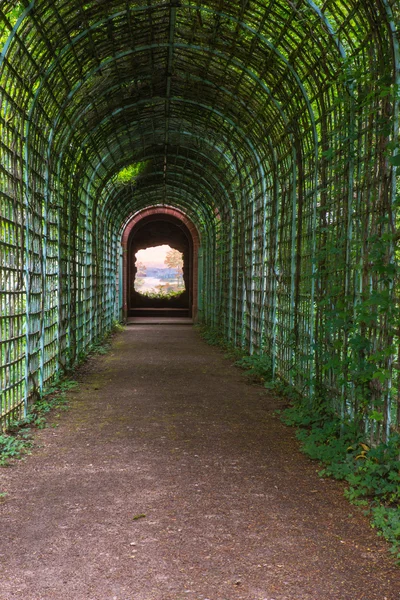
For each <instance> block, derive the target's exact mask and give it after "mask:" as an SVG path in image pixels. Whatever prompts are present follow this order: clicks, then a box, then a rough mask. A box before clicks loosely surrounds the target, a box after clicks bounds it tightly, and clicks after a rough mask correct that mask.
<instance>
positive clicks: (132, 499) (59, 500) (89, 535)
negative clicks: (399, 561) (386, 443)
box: [0, 324, 400, 600]
mask: <svg viewBox="0 0 400 600" xmlns="http://www.w3.org/2000/svg"><path fill="white" fill-rule="evenodd" d="M78 378H79V380H80V386H79V389H78V391H76V392H71V393H70V399H71V408H70V410H69V411H68V412H67V413H64V414H63V415H62V416H61V417H60V419H59V421H58V423H59V426H58V427H57V428H52V427H49V428H48V429H46V430H43V431H41V432H39V433H38V434H37V437H36V440H37V443H38V445H39V447H36V448H35V449H34V451H33V454H32V456H30V457H28V458H27V460H26V461H24V462H23V463H21V464H18V465H16V466H14V467H12V468H10V469H3V470H1V471H0V482H1V483H0V491H1V492H7V497H6V501H5V502H3V503H2V504H1V505H0V519H1V521H0V565H1V567H0V600H11V599H18V600H61V599H62V600H184V599H188V600H206V599H208V600H236V599H237V600H239V599H243V600H384V599H385V598H386V599H387V600H399V597H400V570H399V569H398V568H397V567H395V566H394V565H393V563H392V562H391V560H390V557H389V556H388V553H387V546H386V545H385V544H384V542H382V541H381V540H380V539H379V538H378V537H377V536H376V535H375V533H374V532H373V531H371V530H370V528H369V525H368V522H367V520H366V519H365V518H364V517H363V516H362V514H361V513H360V512H359V511H357V510H356V509H354V508H353V507H351V506H350V505H349V504H348V503H347V501H346V500H345V499H344V498H343V496H342V487H341V486H340V484H338V483H337V482H334V481H331V480H321V479H320V478H319V477H318V475H317V470H318V465H317V464H316V463H313V462H311V461H310V460H308V459H307V458H306V457H304V456H303V455H301V454H300V453H299V452H298V444H297V442H296V441H295V439H294V434H293V431H292V430H291V429H288V428H286V427H284V426H283V425H282V424H281V423H280V421H279V419H278V418H277V417H276V416H275V415H274V411H275V409H276V408H277V407H278V406H277V402H278V401H277V400H276V399H273V398H271V397H269V396H268V395H267V394H266V392H265V391H264V390H263V389H262V388H260V387H257V386H252V385H250V384H248V383H247V381H246V379H245V377H244V375H243V373H242V372H241V371H239V370H238V369H236V368H235V367H233V366H231V363H230V362H229V361H228V360H226V359H225V358H223V356H222V354H221V352H220V351H219V350H217V349H214V348H211V347H209V346H207V345H206V344H205V343H204V342H203V341H202V340H200V339H199V337H198V335H197V333H196V332H195V331H194V330H193V329H192V328H191V327H187V326H184V325H176V326H167V327H166V326H163V325H145V324H142V325H141V326H140V327H136V326H133V327H129V328H127V329H126V330H125V331H124V332H123V333H121V334H120V335H118V336H117V337H116V338H115V339H114V342H113V347H112V352H111V353H110V354H109V355H108V356H104V357H97V358H92V359H91V360H90V361H89V362H88V363H87V365H86V366H85V367H84V369H82V370H81V371H80V373H79V375H78ZM54 418H55V417H54ZM351 513H352V514H351ZM349 515H350V516H349Z"/></svg>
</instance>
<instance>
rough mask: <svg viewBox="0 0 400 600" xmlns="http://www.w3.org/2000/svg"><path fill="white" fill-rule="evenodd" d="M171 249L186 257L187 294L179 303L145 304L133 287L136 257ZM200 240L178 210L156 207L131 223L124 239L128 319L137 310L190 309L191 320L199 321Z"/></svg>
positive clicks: (148, 302) (125, 290) (139, 214)
mask: <svg viewBox="0 0 400 600" xmlns="http://www.w3.org/2000/svg"><path fill="white" fill-rule="evenodd" d="M161 244H168V245H171V246H172V247H173V248H176V249H177V250H179V251H180V252H182V253H183V255H184V280H185V286H186V292H185V293H184V294H183V295H182V297H181V298H180V299H179V300H178V302H167V303H165V302H164V303H163V302H161V303H160V302H157V303H154V302H153V301H151V300H149V301H146V300H145V299H143V297H141V295H140V294H137V293H136V292H135V291H134V289H133V287H134V279H135V275H136V267H135V258H134V255H135V253H136V252H137V251H138V250H140V249H143V248H147V247H151V246H158V245H161ZM199 246H200V238H199V234H198V232H197V230H196V228H195V226H194V224H193V223H192V222H191V221H190V220H189V219H188V218H187V217H186V216H185V215H184V214H183V213H182V212H181V211H179V210H176V209H172V208H169V207H163V208H160V207H155V208H153V209H146V210H144V211H141V212H139V213H138V214H136V215H135V216H134V217H133V218H132V219H130V220H129V222H128V224H127V225H126V227H125V230H124V233H123V235H122V250H123V257H124V267H123V278H124V281H123V289H124V291H123V314H124V317H125V318H127V317H129V316H130V314H133V309H135V308H138V307H151V306H156V307H172V308H188V316H190V317H192V318H193V319H194V321H196V320H197V317H198V254H199Z"/></svg>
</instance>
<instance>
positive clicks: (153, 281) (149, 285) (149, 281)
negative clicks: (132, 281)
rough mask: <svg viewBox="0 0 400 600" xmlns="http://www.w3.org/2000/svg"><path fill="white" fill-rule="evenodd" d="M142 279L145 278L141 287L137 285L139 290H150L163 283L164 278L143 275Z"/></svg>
mask: <svg viewBox="0 0 400 600" xmlns="http://www.w3.org/2000/svg"><path fill="white" fill-rule="evenodd" d="M140 279H143V284H142V285H141V286H140V287H138V286H137V285H136V291H137V292H149V291H150V290H152V289H153V288H154V289H155V288H156V287H157V286H158V285H160V284H162V283H163V281H162V279H157V277H141V278H140ZM165 283H166V282H165V281H164V284H165Z"/></svg>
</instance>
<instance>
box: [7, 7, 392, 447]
mask: <svg viewBox="0 0 400 600" xmlns="http://www.w3.org/2000/svg"><path fill="white" fill-rule="evenodd" d="M399 8H400V6H399V2H398V0H363V2H358V1H356V0H347V1H346V2H344V1H341V0H325V1H323V0H317V1H315V2H313V1H311V0H299V1H296V2H289V1H288V0H239V1H237V2H231V1H228V0H208V1H198V2H194V1H191V0H182V1H179V2H178V1H173V0H171V1H166V0H161V1H156V0H142V1H141V2H139V1H133V2H132V1H130V2H128V1H126V0H124V1H122V0H107V1H106V0H87V1H84V0H68V1H64V0H36V1H35V0H32V2H28V0H26V1H24V2H17V1H7V0H6V1H3V2H2V3H1V5H0V49H1V55H0V89H1V108H0V140H1V141H0V144H1V146H0V155H1V165H0V206H1V242H0V252H1V263H0V277H1V280H0V283H1V319H0V323H1V340H0V344H1V368H0V377H1V391H2V400H1V419H2V421H3V423H6V422H7V421H8V420H9V419H11V418H14V417H16V416H18V415H19V414H21V412H23V411H24V410H26V407H27V405H28V403H29V402H30V401H31V399H32V398H34V397H35V395H36V394H37V393H40V391H41V390H42V389H43V387H44V386H45V385H46V383H47V382H48V381H49V380H51V379H52V378H53V377H54V375H55V374H56V373H57V372H59V371H60V370H63V369H65V368H67V367H71V366H73V365H74V364H75V363H76V361H77V360H78V359H79V358H80V357H81V356H83V355H84V354H85V353H86V352H87V351H88V350H89V348H90V346H91V344H92V343H93V342H94V341H95V340H96V339H98V338H99V337H100V336H101V335H102V334H103V333H104V332H105V331H107V330H108V329H109V328H110V327H111V325H112V323H113V321H114V320H115V319H118V318H119V316H120V302H119V296H118V294H117V293H116V289H117V287H118V285H120V283H117V279H118V273H119V254H120V239H121V232H122V230H123V226H124V224H125V223H126V222H127V221H128V220H129V218H130V216H131V215H132V214H134V213H135V212H137V211H138V210H140V209H142V208H144V207H146V206H154V205H163V204H165V205H168V206H176V207H178V208H180V209H181V210H183V211H184V212H185V213H186V214H187V215H188V216H189V217H190V219H191V220H192V221H193V222H194V223H195V224H196V226H197V227H198V229H199V231H200V232H201V237H202V244H203V246H202V248H201V256H203V261H204V264H203V278H204V281H203V290H204V292H203V293H204V296H203V297H202V298H201V302H200V305H201V306H202V319H203V321H204V322H205V323H207V324H208V325H213V326H215V327H218V328H219V329H220V330H222V332H223V334H224V335H225V337H226V338H227V339H229V340H231V341H233V342H234V343H235V344H237V345H239V346H242V347H244V348H246V349H247V350H249V351H250V352H262V353H266V354H268V355H269V356H270V357H271V361H272V368H273V372H274V376H275V377H278V378H281V379H282V380H284V381H285V382H288V383H290V384H292V385H293V386H295V387H296V388H297V390H299V391H300V392H301V393H302V394H304V395H308V396H310V397H313V396H315V395H316V394H317V395H318V396H319V397H321V398H322V399H323V401H324V402H326V403H327V404H329V405H331V406H332V407H334V409H335V410H336V411H337V412H338V413H340V414H342V416H345V415H348V416H349V417H350V418H356V417H358V418H359V419H360V420H361V421H362V422H363V423H364V425H365V426H366V427H367V428H368V430H369V431H370V433H371V436H372V438H373V439H374V438H379V437H381V436H387V435H388V434H389V433H390V430H391V427H398V425H399V414H398V413H399V410H398V406H399V404H398V391H397V390H398V378H397V369H394V368H393V367H394V365H396V361H397V360H398V359H397V358H396V356H397V351H396V348H395V346H398V322H399V320H398V302H397V293H396V292H397V285H398V282H397V271H396V269H397V257H396V244H397V241H398V237H397V231H398V222H397V220H396V211H397V206H398V204H397V186H396V178H395V176H396V165H397V164H398V160H397V159H396V158H393V157H395V156H396V154H397V142H398V94H399V87H398V84H399V64H400V63H399V48H398V35H397V29H398V19H399ZM132 164H143V165H144V168H143V169H139V170H138V173H137V176H136V178H135V179H134V181H132V182H131V183H121V182H120V181H119V180H118V177H117V175H118V173H119V172H120V171H121V170H122V169H123V168H125V167H127V166H128V165H132ZM376 413H378V415H381V417H380V416H378V417H377V414H376ZM381 418H382V419H383V421H382V422H381V421H380V419H381Z"/></svg>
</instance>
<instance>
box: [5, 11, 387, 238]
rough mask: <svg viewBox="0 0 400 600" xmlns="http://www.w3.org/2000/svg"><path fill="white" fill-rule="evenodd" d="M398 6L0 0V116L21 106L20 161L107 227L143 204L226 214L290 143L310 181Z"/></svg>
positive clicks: (272, 170)
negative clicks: (82, 199) (82, 201)
mask: <svg viewBox="0 0 400 600" xmlns="http://www.w3.org/2000/svg"><path fill="white" fill-rule="evenodd" d="M396 10H397V8H396V3H395V2H393V1H390V0H364V1H363V2H359V1H356V0H348V1H346V2H341V1H338V0H316V1H315V2H313V1H311V0H299V1H293V2H291V1H289V0H240V1H237V2H232V1H230V0H229V1H228V0H209V1H200V0H199V1H197V2H196V1H192V0H181V1H180V0H170V1H166V0H161V1H156V0H141V1H135V2H128V1H119V0H91V1H90V0H89V1H84V0H68V1H65V0H53V1H49V0H32V1H31V2H29V1H28V0H25V1H24V2H15V1H14V2H7V1H6V2H3V3H2V5H1V9H0V15H1V19H2V25H1V27H2V30H0V31H1V34H0V35H1V39H2V42H3V43H2V45H3V44H4V49H3V52H2V55H1V62H2V68H3V71H2V73H3V75H2V84H3V85H4V88H5V90H6V95H5V96H4V98H3V109H2V110H3V115H4V118H5V120H6V121H7V119H8V118H10V117H11V115H12V114H13V113H14V112H15V111H18V112H19V113H20V114H21V115H24V118H23V119H22V122H23V125H22V127H23V128H24V130H25V141H26V145H27V150H26V153H25V160H26V161H29V162H30V165H31V167H32V171H33V172H34V173H35V172H36V173H37V174H38V173H40V174H41V176H42V177H43V178H44V179H45V180H46V185H47V186H48V187H52V186H53V187H57V186H58V185H59V182H61V184H62V185H63V186H65V185H66V182H71V176H72V181H73V182H74V186H75V188H74V189H75V193H76V195H77V196H82V190H84V193H85V194H87V195H88V196H89V197H90V198H92V203H93V205H94V206H96V210H97V214H102V215H104V218H107V219H113V220H114V222H115V225H116V226H118V227H119V226H120V225H121V224H122V223H123V222H124V221H125V220H126V219H127V218H128V217H129V215H130V214H131V212H132V210H134V208H135V207H136V205H137V206H139V207H141V206H143V205H145V204H146V203H148V204H159V203H167V204H176V205H177V206H181V207H184V208H185V210H187V211H192V213H193V214H194V215H197V219H198V220H200V221H202V222H205V220H207V218H211V217H212V215H213V214H215V212H216V211H217V212H218V213H219V214H221V215H230V217H232V216H233V213H232V211H235V210H236V209H237V208H238V206H240V203H241V195H243V193H244V191H243V190H247V191H246V193H247V194H254V193H255V190H257V189H258V190H259V191H261V193H262V188H263V186H265V182H266V181H268V180H271V178H273V177H274V174H276V172H277V168H278V167H277V165H279V169H281V170H285V169H290V168H291V167H290V165H291V163H292V162H293V160H295V159H296V155H297V154H298V153H299V152H300V150H301V153H302V156H303V157H305V159H306V160H307V161H308V163H309V165H310V166H309V169H308V176H309V177H316V171H317V161H318V157H319V156H321V152H323V151H324V148H321V147H320V144H319V140H320V139H321V137H323V136H322V135H321V128H326V127H328V128H329V126H332V127H333V125H332V122H336V124H337V122H340V119H341V118H342V117H343V111H342V110H341V107H340V104H341V103H346V102H348V101H349V99H350V98H351V96H352V94H354V93H355V90H354V88H353V83H352V76H351V71H352V70H353V71H354V70H358V72H359V73H363V72H364V73H367V72H368V69H370V68H371V65H373V69H374V72H375V73H382V74H383V77H386V78H387V59H388V57H389V56H392V54H393V47H392V46H393V39H392V29H393V25H391V19H392V16H393V11H396ZM350 57H351V60H350ZM11 76H12V80H13V84H12V86H11V87H7V81H6V80H7V79H9V78H10V77H11ZM382 83H385V81H384V80H383V82H382ZM386 83H390V82H387V81H386ZM338 100H339V101H338ZM329 103H331V104H330V106H328V104H329ZM322 115H324V119H322ZM325 151H326V147H325ZM43 156H47V161H48V164H47V165H46V166H45V168H43ZM139 162H142V163H144V164H145V168H144V169H143V172H142V173H141V174H139V175H138V177H137V178H136V180H135V183H134V185H131V186H129V189H128V190H127V188H126V186H122V187H121V186H119V185H118V182H117V180H116V178H115V176H116V174H117V173H118V172H119V171H120V170H121V169H122V168H123V167H125V166H127V165H130V164H134V163H139ZM49 172H51V173H52V179H51V178H50V176H49ZM47 178H49V181H47ZM55 178H59V182H55V181H54V179H55ZM32 185H33V184H32ZM36 185H37V184H36ZM207 215H208V216H207Z"/></svg>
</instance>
